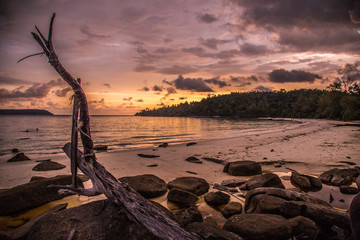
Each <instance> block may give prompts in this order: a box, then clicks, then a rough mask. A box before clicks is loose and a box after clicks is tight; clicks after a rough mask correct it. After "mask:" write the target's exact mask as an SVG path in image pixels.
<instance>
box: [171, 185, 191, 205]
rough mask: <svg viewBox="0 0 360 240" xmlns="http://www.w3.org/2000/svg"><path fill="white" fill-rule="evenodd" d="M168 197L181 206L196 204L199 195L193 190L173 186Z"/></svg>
mask: <svg viewBox="0 0 360 240" xmlns="http://www.w3.org/2000/svg"><path fill="white" fill-rule="evenodd" d="M167 199H168V200H169V201H170V202H173V203H176V204H178V205H180V206H194V205H195V203H196V201H197V200H198V197H197V196H196V195H195V194H193V193H191V192H188V191H185V190H182V189H177V188H172V189H171V190H170V191H169V193H168V195H167Z"/></svg>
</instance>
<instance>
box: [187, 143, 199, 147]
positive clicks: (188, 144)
mask: <svg viewBox="0 0 360 240" xmlns="http://www.w3.org/2000/svg"><path fill="white" fill-rule="evenodd" d="M195 144H197V143H196V142H189V143H187V144H186V146H187V147H188V146H192V145H195Z"/></svg>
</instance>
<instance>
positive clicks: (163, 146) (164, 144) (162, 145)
mask: <svg viewBox="0 0 360 240" xmlns="http://www.w3.org/2000/svg"><path fill="white" fill-rule="evenodd" d="M168 146H169V144H168V143H162V144H160V145H159V146H158V147H161V148H167V147H168Z"/></svg>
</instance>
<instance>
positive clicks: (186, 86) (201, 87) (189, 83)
mask: <svg viewBox="0 0 360 240" xmlns="http://www.w3.org/2000/svg"><path fill="white" fill-rule="evenodd" d="M164 81H165V80H164ZM166 82H167V83H168V84H170V85H172V86H174V87H175V88H176V89H180V90H191V91H194V92H213V90H212V89H211V88H210V87H208V86H207V85H206V84H205V82H204V80H203V79H202V78H184V77H183V76H182V75H179V76H178V78H177V79H175V80H174V81H171V82H168V81H166Z"/></svg>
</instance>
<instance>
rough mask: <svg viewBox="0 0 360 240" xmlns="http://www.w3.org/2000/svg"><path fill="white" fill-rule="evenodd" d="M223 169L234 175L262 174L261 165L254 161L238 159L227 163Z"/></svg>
mask: <svg viewBox="0 0 360 240" xmlns="http://www.w3.org/2000/svg"><path fill="white" fill-rule="evenodd" d="M223 171H224V172H227V173H229V174H230V175H233V176H252V175H257V174H261V166H260V164H259V163H257V162H254V161H237V162H230V163H227V164H226V165H225V167H224V170H223Z"/></svg>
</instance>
